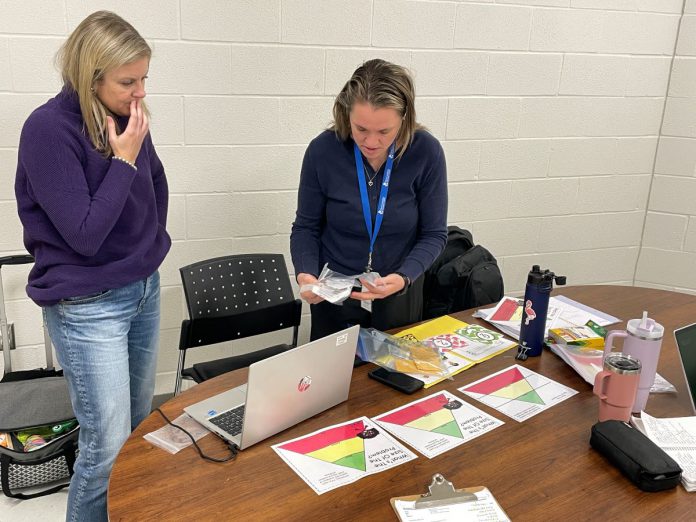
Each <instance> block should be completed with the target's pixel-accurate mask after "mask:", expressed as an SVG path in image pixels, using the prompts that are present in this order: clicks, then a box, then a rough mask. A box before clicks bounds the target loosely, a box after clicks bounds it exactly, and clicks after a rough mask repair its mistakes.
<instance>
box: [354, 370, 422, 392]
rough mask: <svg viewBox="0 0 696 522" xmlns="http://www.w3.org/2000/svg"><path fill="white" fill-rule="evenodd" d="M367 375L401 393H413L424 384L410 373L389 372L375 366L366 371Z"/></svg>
mask: <svg viewBox="0 0 696 522" xmlns="http://www.w3.org/2000/svg"><path fill="white" fill-rule="evenodd" d="M367 375H368V377H370V378H371V379H374V380H376V381H379V382H381V383H383V384H386V385H387V386H391V387H392V388H394V389H396V390H399V391H400V392H402V393H409V394H410V393H413V392H415V391H418V390H420V389H421V388H422V387H423V385H424V384H425V383H424V382H423V381H421V380H418V379H414V378H413V377H411V376H410V375H406V374H405V373H399V372H390V371H389V370H387V369H386V368H382V367H380V368H377V369H376V370H372V371H371V372H368V374H367Z"/></svg>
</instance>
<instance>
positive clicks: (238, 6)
mask: <svg viewBox="0 0 696 522" xmlns="http://www.w3.org/2000/svg"><path fill="white" fill-rule="evenodd" d="M683 3H684V1H683V0H526V1H525V0H497V1H493V0H478V1H475V2H473V1H472V2H469V1H430V0H414V1H410V0H353V1H350V2H346V1H344V0H257V1H254V0H152V1H148V2H143V1H134V0H121V1H118V2H117V1H115V0H102V1H89V0H88V1H85V0H64V1H48V2H45V1H40V0H2V1H1V2H0V71H1V72H0V129H1V130H0V222H2V224H3V227H2V234H0V254H8V253H14V252H19V251H21V250H22V234H21V227H20V224H19V220H18V219H17V217H16V206H15V202H14V193H13V189H12V186H13V179H14V172H15V167H16V148H17V140H18V137H19V131H20V128H21V125H22V123H23V121H24V119H25V118H26V116H27V115H28V114H29V112H30V111H31V110H32V109H33V108H34V107H36V106H37V105H39V104H41V103H42V102H43V101H45V100H46V99H47V98H48V97H50V96H52V95H54V94H55V92H57V90H58V89H59V87H60V82H59V80H58V75H57V73H56V72H55V70H54V69H53V68H52V58H53V55H54V53H55V51H56V49H57V48H58V46H59V45H60V43H61V42H62V41H63V39H64V38H65V36H66V35H67V34H68V33H69V32H70V31H71V30H72V29H73V28H74V27H75V26H76V25H77V23H79V21H80V20H81V19H82V18H84V16H86V15H87V14H88V13H90V12H92V11H94V10H97V9H110V10H113V11H116V12H118V13H119V14H121V15H122V16H124V17H125V18H127V19H128V20H129V21H131V22H132V23H133V24H134V25H135V27H136V28H138V29H139V30H140V31H141V33H142V34H143V35H144V36H145V37H146V38H147V39H148V40H149V41H150V42H151V43H152V46H153V49H154V56H153V60H152V63H151V69H150V80H149V89H148V90H149V95H148V101H149V103H150V106H151V108H152V112H153V114H154V120H153V122H152V135H153V139H154V141H155V144H156V145H157V148H158V151H159V154H160V156H161V158H162V160H163V162H164V164H165V166H166V169H167V174H168V178H169V184H170V189H171V200H170V217H169V223H170V225H169V230H170V233H171V235H172V237H173V239H174V245H173V248H172V251H171V253H170V255H169V257H168V258H167V260H166V261H165V263H164V265H163V267H162V269H161V274H162V284H163V289H162V296H163V307H162V311H163V314H162V342H161V350H160V353H161V356H160V365H159V375H158V388H157V392H158V393H164V392H168V391H171V389H172V379H173V372H174V369H175V367H176V353H177V350H176V346H177V342H178V331H179V330H178V329H179V325H180V322H181V320H182V319H183V317H184V314H185V312H184V305H183V295H182V292H181V290H180V283H179V274H178V267H180V266H183V265H185V264H188V263H190V262H193V261H196V260H200V259H204V258H208V257H213V256H217V255H224V254H228V253H234V252H237V253H244V252H258V251H278V252H283V253H284V254H285V255H286V257H287V259H288V260H289V252H288V238H289V231H290V224H291V222H292V219H293V213H294V206H295V198H296V188H297V184H298V178H299V169H300V163H301V159H302V154H303V151H304V148H305V147H306V145H307V143H308V141H309V140H310V139H311V138H312V137H314V136H315V135H316V134H318V133H319V132H320V131H321V130H322V129H323V128H324V127H325V126H326V125H327V124H328V123H329V120H330V114H331V112H330V110H331V105H332V100H333V97H334V95H335V94H336V93H337V92H338V90H339V89H340V88H341V86H342V85H343V83H344V82H345V81H346V80H347V79H348V77H349V75H350V73H351V72H352V71H353V70H354V69H355V67H357V66H358V65H359V64H360V63H361V62H362V61H363V60H365V59H368V58H373V57H382V58H385V59H388V60H391V61H394V62H396V63H399V64H402V65H405V66H407V67H410V68H411V69H412V71H413V73H414V75H415V78H416V85H417V92H418V101H417V108H418V113H419V119H420V121H421V122H422V123H424V124H425V125H427V126H428V127H429V128H430V130H431V131H432V132H433V134H435V136H437V137H438V138H439V139H440V140H442V142H443V145H444V147H445V150H446V154H447V161H448V170H449V182H450V210H449V221H450V223H451V224H458V225H461V226H463V227H467V228H470V229H471V230H472V231H473V233H474V237H475V239H476V240H477V241H478V242H480V243H482V244H484V245H485V246H487V247H488V248H489V249H490V250H491V251H492V252H493V253H494V254H495V255H496V256H497V257H498V259H499V260H500V263H501V265H502V268H503V272H504V274H505V281H506V286H507V288H508V289H509V290H510V291H519V290H521V289H522V288H523V286H524V281H525V274H526V272H527V270H528V269H529V268H530V266H531V265H532V264H533V263H538V264H541V265H543V266H544V267H548V268H551V269H553V270H555V271H556V272H559V273H564V274H566V275H567V276H568V281H569V284H586V283H619V284H629V285H630V284H634V272H635V269H636V264H637V261H638V254H639V250H640V248H641V238H642V237H643V228H644V221H645V219H646V209H647V201H648V194H649V190H650V186H651V183H652V186H653V197H652V200H651V201H652V203H651V206H650V210H649V212H648V219H647V225H648V226H647V227H646V230H647V231H648V232H649V230H650V229H651V228H652V229H658V233H655V234H652V235H651V234H649V233H648V232H646V236H645V241H646V244H645V247H646V248H644V251H643V256H642V257H641V264H640V268H641V270H639V272H640V277H639V278H638V279H639V280H640V281H641V282H646V283H653V284H666V285H667V286H670V287H679V288H682V287H690V288H696V279H694V277H696V276H694V275H693V273H688V275H687V274H686V272H685V270H686V267H687V266H689V265H691V266H693V263H691V264H689V263H688V261H690V260H691V259H692V257H693V256H694V255H695V254H694V253H693V252H694V251H695V250H696V246H695V245H696V239H695V238H696V232H695V231H696V225H694V218H690V216H693V215H696V209H694V207H693V203H692V202H691V199H693V198H691V199H689V196H688V194H689V193H690V192H689V188H691V184H690V180H691V181H693V178H694V168H693V167H694V156H695V154H694V153H693V147H692V145H693V142H692V141H691V140H689V139H688V138H689V137H691V138H693V137H695V136H696V134H695V131H694V128H695V127H694V123H693V122H694V120H695V118H694V116H696V114H695V111H694V109H695V108H696V104H695V103H694V99H693V98H691V99H689V98H687V96H689V95H693V93H692V91H691V90H690V88H689V86H690V85H691V84H692V80H693V79H694V68H693V67H692V65H694V64H692V63H691V60H693V58H688V57H687V55H694V54H696V51H694V45H693V42H694V37H695V36H696V11H695V10H694V2H693V1H692V0H689V1H688V3H687V10H688V12H689V14H688V15H685V16H684V18H683V23H682V35H683V36H682V39H681V40H680V48H679V51H680V52H679V57H678V58H677V61H676V63H675V71H674V75H673V78H672V84H671V92H670V99H669V104H668V105H667V108H668V111H667V112H668V116H669V115H670V114H671V115H672V116H671V117H670V118H668V119H666V121H665V126H664V129H663V130H664V132H665V134H668V135H669V136H670V138H669V139H667V138H663V141H662V143H661V148H660V153H661V154H660V157H659V162H658V166H660V169H658V170H657V171H656V172H655V176H654V181H653V164H654V160H655V153H656V147H657V142H658V136H659V133H660V125H661V122H662V117H663V113H664V105H665V97H666V94H667V87H668V81H669V78H670V70H671V69H670V68H671V61H672V57H673V53H674V49H675V42H676V38H677V30H678V27H679V24H680V20H681V17H682V11H683V8H684V5H683ZM670 122H671V123H670ZM673 136H674V138H673ZM682 137H685V138H682ZM687 156H688V158H690V160H687ZM687 163H688V165H687ZM689 165H690V166H689ZM672 199H675V200H676V201H679V202H683V203H680V204H679V208H678V209H675V208H674V205H673V204H671V203H670V202H671V201H672ZM678 227H681V229H680V230H681V232H679V233H677V232H672V230H674V229H675V228H678ZM677 235H679V238H681V239H680V240H677V239H676V236H677ZM670 238H671V239H670ZM669 241H671V242H669ZM667 242H669V243H667ZM648 247H649V248H648ZM689 250H691V253H690V252H689ZM673 258H674V259H675V260H678V261H679V263H680V265H679V266H683V267H684V272H683V273H684V275H683V277H684V278H685V279H686V278H690V279H689V280H690V281H692V283H690V284H678V281H677V280H675V281H672V280H671V279H670V280H669V281H667V280H665V281H662V280H659V278H660V277H662V276H665V277H666V276H667V275H666V274H661V272H662V271H666V270H663V269H664V268H665V265H667V263H668V262H669V261H672V259H673ZM682 260H683V261H682ZM3 272H4V273H5V275H6V291H7V292H6V293H7V298H8V301H9V302H8V313H9V315H10V320H11V321H12V322H14V323H15V325H16V330H17V340H18V344H19V349H18V350H17V351H16V352H15V354H16V355H15V361H16V365H17V367H32V366H36V365H39V364H42V363H43V356H42V352H41V345H40V343H41V334H40V329H39V323H40V314H39V311H38V309H37V307H36V306H34V305H33V303H31V302H30V301H29V300H28V299H27V298H26V297H25V294H24V288H23V286H24V283H25V278H26V269H25V268H14V267H11V268H8V269H6V270H4V271H3ZM680 273H682V272H680ZM675 276H676V277H677V279H678V278H679V277H681V276H677V275H676V274H670V277H675ZM306 319H307V320H305V321H304V325H303V326H304V329H303V338H305V339H306V332H307V325H308V323H309V321H308V318H306ZM235 349H244V348H243V347H235Z"/></svg>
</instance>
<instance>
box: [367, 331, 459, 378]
mask: <svg viewBox="0 0 696 522" xmlns="http://www.w3.org/2000/svg"><path fill="white" fill-rule="evenodd" d="M357 355H358V357H360V358H361V359H362V360H363V361H367V362H371V363H373V364H376V365H378V366H381V367H383V368H386V369H388V370H392V371H397V372H401V373H424V374H426V375H433V376H440V377H448V378H450V379H451V377H450V375H449V372H448V370H447V366H446V364H445V362H444V361H443V358H442V354H441V353H440V351H439V350H438V349H437V348H436V347H434V346H427V345H425V344H423V343H420V342H414V341H409V340H407V339H402V338H399V337H395V336H393V335H389V334H387V333H384V332H380V331H379V330H375V329H374V328H361V329H360V340H359V342H358V352H357Z"/></svg>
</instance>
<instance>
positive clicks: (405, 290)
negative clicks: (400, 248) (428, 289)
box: [394, 272, 411, 295]
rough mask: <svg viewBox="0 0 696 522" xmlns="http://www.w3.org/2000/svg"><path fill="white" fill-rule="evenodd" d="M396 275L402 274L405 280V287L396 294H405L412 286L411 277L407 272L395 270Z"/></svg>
mask: <svg viewBox="0 0 696 522" xmlns="http://www.w3.org/2000/svg"><path fill="white" fill-rule="evenodd" d="M394 273H395V274H396V275H400V276H401V277H402V278H403V280H404V287H403V288H402V289H401V290H399V291H398V292H397V294H396V295H404V294H405V293H406V292H408V289H409V288H410V287H411V278H410V277H408V276H407V275H406V274H402V273H401V272H394Z"/></svg>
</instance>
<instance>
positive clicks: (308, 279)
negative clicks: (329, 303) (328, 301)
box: [297, 274, 324, 304]
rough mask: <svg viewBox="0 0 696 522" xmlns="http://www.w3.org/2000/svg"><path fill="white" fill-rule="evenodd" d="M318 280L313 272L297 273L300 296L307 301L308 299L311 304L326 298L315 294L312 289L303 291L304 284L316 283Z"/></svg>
mask: <svg viewBox="0 0 696 522" xmlns="http://www.w3.org/2000/svg"><path fill="white" fill-rule="evenodd" d="M318 281H319V280H318V279H317V278H316V277H314V276H313V275H312V274H297V284H299V285H300V297H301V298H302V299H304V300H305V301H307V302H308V303H309V304H317V303H321V302H322V301H323V300H324V298H323V297H319V296H318V295H317V294H315V293H314V292H312V291H311V290H305V291H304V292H302V291H301V290H302V287H303V286H304V285H311V284H314V283H316V282H318Z"/></svg>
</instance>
